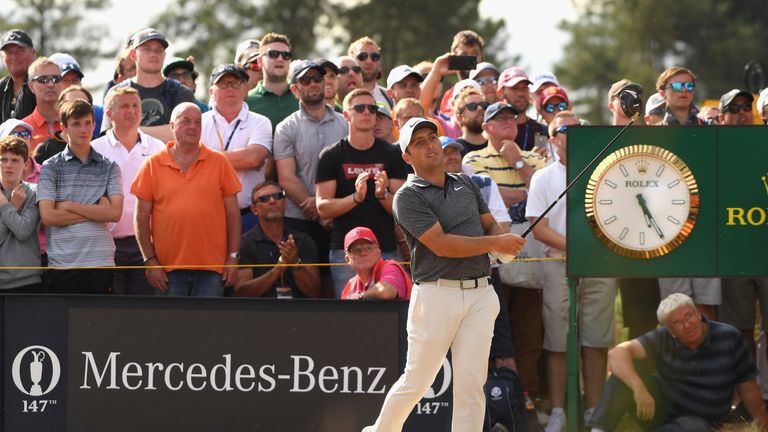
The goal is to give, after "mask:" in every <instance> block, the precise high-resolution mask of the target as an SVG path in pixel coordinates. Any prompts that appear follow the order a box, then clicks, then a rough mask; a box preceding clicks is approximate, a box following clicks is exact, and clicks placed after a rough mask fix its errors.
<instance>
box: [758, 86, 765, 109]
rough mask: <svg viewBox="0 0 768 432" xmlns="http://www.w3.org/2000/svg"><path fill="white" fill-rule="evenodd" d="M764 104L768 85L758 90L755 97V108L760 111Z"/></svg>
mask: <svg viewBox="0 0 768 432" xmlns="http://www.w3.org/2000/svg"><path fill="white" fill-rule="evenodd" d="M766 106H768V87H766V88H764V89H763V91H761V92H760V97H758V98H757V110H758V111H760V112H761V113H762V112H763V109H765V107H766Z"/></svg>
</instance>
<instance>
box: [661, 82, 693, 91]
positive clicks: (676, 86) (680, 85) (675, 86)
mask: <svg viewBox="0 0 768 432" xmlns="http://www.w3.org/2000/svg"><path fill="white" fill-rule="evenodd" d="M667 88H670V89H672V91H673V92H675V93H677V92H681V91H683V89H685V91H687V92H689V93H690V92H692V91H693V90H694V89H695V88H696V83H695V82H680V81H675V82H673V83H669V85H668V86H667Z"/></svg>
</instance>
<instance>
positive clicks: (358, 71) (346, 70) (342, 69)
mask: <svg viewBox="0 0 768 432" xmlns="http://www.w3.org/2000/svg"><path fill="white" fill-rule="evenodd" d="M349 71H352V72H354V73H356V74H358V75H360V74H361V73H362V72H363V68H361V67H360V66H352V67H349V66H342V67H340V68H339V75H346V74H348V73H349Z"/></svg>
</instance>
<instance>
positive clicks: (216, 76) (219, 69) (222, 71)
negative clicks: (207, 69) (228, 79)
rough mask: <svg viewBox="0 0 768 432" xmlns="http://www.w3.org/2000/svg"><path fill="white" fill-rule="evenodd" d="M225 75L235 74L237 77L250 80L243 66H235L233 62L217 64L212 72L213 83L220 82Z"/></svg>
mask: <svg viewBox="0 0 768 432" xmlns="http://www.w3.org/2000/svg"><path fill="white" fill-rule="evenodd" d="M224 75H234V77H235V78H237V79H240V80H242V81H248V74H247V73H246V72H245V70H244V69H243V68H241V67H238V66H235V65H233V64H232V63H228V64H223V65H219V66H216V67H215V68H214V69H213V72H211V84H216V83H217V82H219V80H220V79H221V77H223V76H224Z"/></svg>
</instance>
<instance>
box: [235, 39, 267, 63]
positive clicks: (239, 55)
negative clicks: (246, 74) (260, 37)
mask: <svg viewBox="0 0 768 432" xmlns="http://www.w3.org/2000/svg"><path fill="white" fill-rule="evenodd" d="M260 46H261V44H260V43H259V41H257V40H256V39H246V40H244V41H242V42H240V43H239V44H237V49H236V50H235V63H236V64H245V63H247V62H246V59H245V58H244V57H245V56H246V55H248V56H249V57H250V53H249V52H248V51H250V50H251V49H255V50H256V51H257V52H258V50H259V47H260Z"/></svg>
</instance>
